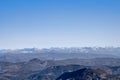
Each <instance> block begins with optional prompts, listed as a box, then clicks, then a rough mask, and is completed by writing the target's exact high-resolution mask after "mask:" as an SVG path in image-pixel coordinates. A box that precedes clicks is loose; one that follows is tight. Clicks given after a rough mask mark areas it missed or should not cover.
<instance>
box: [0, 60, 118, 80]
mask: <svg viewBox="0 0 120 80" xmlns="http://www.w3.org/2000/svg"><path fill="white" fill-rule="evenodd" d="M102 60H103V59H99V61H96V64H99V65H96V66H95V65H92V64H91V65H89V64H87V63H86V64H85V63H84V64H85V65H79V64H78V63H75V62H74V61H72V60H68V61H69V62H68V61H67V60H62V61H61V60H60V61H52V60H48V61H41V60H39V59H32V60H30V61H27V62H17V63H10V62H0V80H120V66H119V65H120V60H117V59H116V61H115V60H114V61H115V62H117V61H119V62H117V63H116V65H113V63H112V62H111V64H109V65H107V64H106V65H103V64H101V63H100V61H102ZM108 60H109V59H108ZM65 61H67V63H65ZM76 61H77V62H79V60H76ZM105 63H107V61H106V62H105ZM108 63H110V62H109V61H108ZM87 65H88V66H87Z"/></svg>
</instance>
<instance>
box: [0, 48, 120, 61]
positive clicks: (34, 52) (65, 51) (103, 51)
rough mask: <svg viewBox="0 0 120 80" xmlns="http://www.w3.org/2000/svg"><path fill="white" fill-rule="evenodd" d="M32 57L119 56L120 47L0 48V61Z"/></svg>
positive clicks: (27, 59)
mask: <svg viewBox="0 0 120 80" xmlns="http://www.w3.org/2000/svg"><path fill="white" fill-rule="evenodd" d="M33 58H38V59H40V60H63V59H73V58H77V59H92V58H120V47H117V48H113V47H108V48H102V47H97V48H96V47H94V48H91V47H83V48H49V49H45V48H44V49H38V48H25V49H16V50H9V49H8V50H5V49H3V50H0V61H5V62H23V61H29V60H31V59H33Z"/></svg>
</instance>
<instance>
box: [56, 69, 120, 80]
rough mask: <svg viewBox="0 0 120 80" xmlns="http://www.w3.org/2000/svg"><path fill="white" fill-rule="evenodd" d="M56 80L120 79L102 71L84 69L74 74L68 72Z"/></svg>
mask: <svg viewBox="0 0 120 80" xmlns="http://www.w3.org/2000/svg"><path fill="white" fill-rule="evenodd" d="M56 80H120V78H118V77H115V76H110V75H109V74H108V73H106V72H105V71H104V70H101V69H89V68H83V69H80V70H77V71H74V72H66V73H64V74H62V75H61V76H60V77H58V78H57V79H56Z"/></svg>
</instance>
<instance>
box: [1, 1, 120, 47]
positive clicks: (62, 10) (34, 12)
mask: <svg viewBox="0 0 120 80" xmlns="http://www.w3.org/2000/svg"><path fill="white" fill-rule="evenodd" d="M88 46H89V47H96V46H98V47H106V46H107V47H108V46H113V47H119V46H120V0H0V49H17V48H30V47H37V48H49V47H88Z"/></svg>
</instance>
